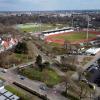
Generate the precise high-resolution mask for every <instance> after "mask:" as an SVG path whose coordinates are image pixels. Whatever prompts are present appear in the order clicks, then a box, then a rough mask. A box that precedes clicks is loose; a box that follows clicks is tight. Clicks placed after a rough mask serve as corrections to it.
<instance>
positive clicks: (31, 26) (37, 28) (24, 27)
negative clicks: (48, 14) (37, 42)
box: [16, 23, 61, 32]
mask: <svg viewBox="0 0 100 100" xmlns="http://www.w3.org/2000/svg"><path fill="white" fill-rule="evenodd" d="M57 27H58V28H59V27H61V26H60V25H55V26H54V25H52V24H37V23H26V24H19V25H17V26H16V28H17V29H19V30H20V31H21V32H41V31H46V30H52V29H55V28H57Z"/></svg>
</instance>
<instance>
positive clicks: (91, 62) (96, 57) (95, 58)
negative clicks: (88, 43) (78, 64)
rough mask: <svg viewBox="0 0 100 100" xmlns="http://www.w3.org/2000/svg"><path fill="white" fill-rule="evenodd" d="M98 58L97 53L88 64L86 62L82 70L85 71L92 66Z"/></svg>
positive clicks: (99, 56)
mask: <svg viewBox="0 0 100 100" xmlns="http://www.w3.org/2000/svg"><path fill="white" fill-rule="evenodd" d="M99 58H100V52H99V53H98V54H96V55H95V56H94V58H93V59H92V60H91V61H90V62H88V63H87V64H86V65H85V66H84V67H82V68H83V69H84V70H85V69H86V68H88V67H89V66H90V65H92V64H93V63H94V62H95V61H97V60H98V59H99Z"/></svg>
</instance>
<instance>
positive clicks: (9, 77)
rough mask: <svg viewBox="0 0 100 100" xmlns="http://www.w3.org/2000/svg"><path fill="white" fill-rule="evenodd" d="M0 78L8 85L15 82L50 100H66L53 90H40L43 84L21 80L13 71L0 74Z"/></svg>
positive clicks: (26, 79)
mask: <svg viewBox="0 0 100 100" xmlns="http://www.w3.org/2000/svg"><path fill="white" fill-rule="evenodd" d="M0 76H2V78H4V79H5V80H6V81H7V82H8V83H13V82H17V83H19V84H22V85H23V86H26V87H27V88H29V89H31V90H34V91H36V92H38V93H40V94H41V95H45V94H46V95H47V97H48V98H49V99H50V100H68V99H67V98H65V97H63V96H62V95H61V94H60V93H54V92H53V89H48V90H47V91H43V90H41V89H40V85H41V84H43V83H42V82H38V81H33V80H30V79H28V78H25V79H24V80H21V79H20V76H19V75H17V74H16V73H14V71H13V70H8V71H7V73H0ZM59 91H60V90H59Z"/></svg>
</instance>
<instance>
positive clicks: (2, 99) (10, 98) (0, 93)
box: [0, 88, 20, 100]
mask: <svg viewBox="0 0 100 100" xmlns="http://www.w3.org/2000/svg"><path fill="white" fill-rule="evenodd" d="M19 99H20V98H19V97H18V96H16V95H14V94H13V93H11V92H9V91H7V90H6V89H4V88H3V89H0V100H19Z"/></svg>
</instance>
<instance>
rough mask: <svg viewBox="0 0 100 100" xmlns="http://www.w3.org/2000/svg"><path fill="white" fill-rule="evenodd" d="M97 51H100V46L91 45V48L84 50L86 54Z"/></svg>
mask: <svg viewBox="0 0 100 100" xmlns="http://www.w3.org/2000/svg"><path fill="white" fill-rule="evenodd" d="M99 51H100V48H95V47H93V48H90V49H88V50H87V51H86V53H87V54H93V55H95V54H97V53H98V52H99Z"/></svg>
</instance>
